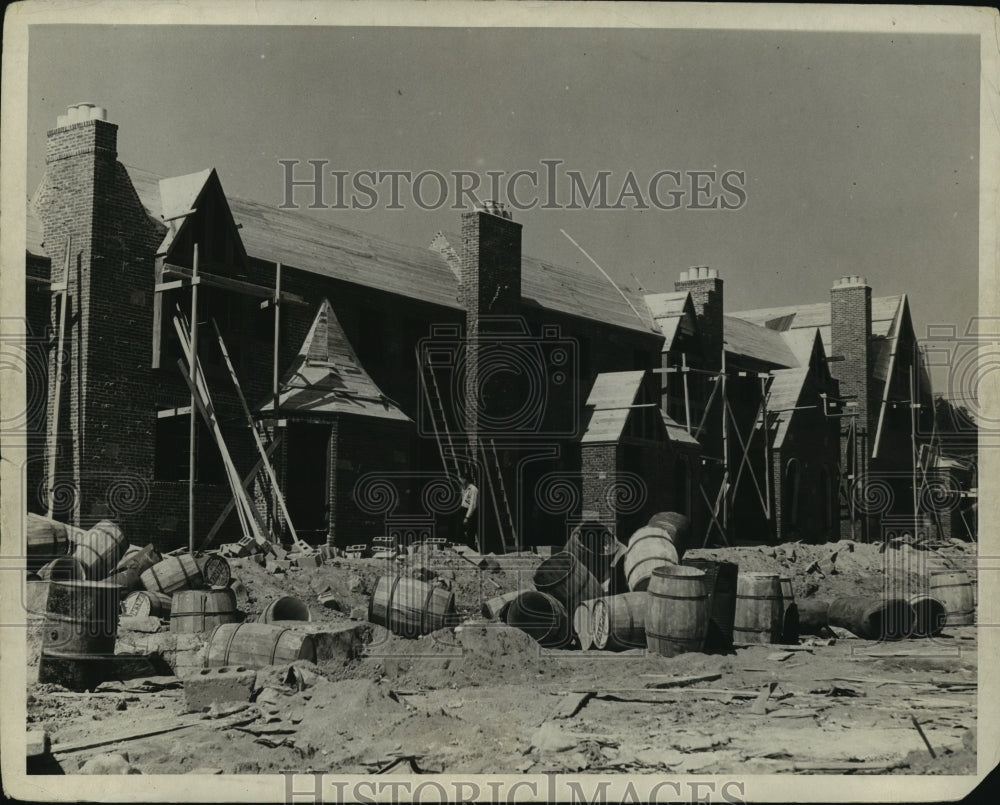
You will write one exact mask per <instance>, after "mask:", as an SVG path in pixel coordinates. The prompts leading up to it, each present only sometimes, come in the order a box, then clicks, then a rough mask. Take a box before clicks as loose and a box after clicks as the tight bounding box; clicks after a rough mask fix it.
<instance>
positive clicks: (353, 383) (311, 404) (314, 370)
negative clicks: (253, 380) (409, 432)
mask: <svg viewBox="0 0 1000 805" xmlns="http://www.w3.org/2000/svg"><path fill="white" fill-rule="evenodd" d="M260 410H261V411H273V410H274V406H273V402H272V401H268V402H267V403H266V404H265V405H263V406H261V409H260ZM278 410H279V413H282V414H295V413H298V414H317V415H323V414H358V415H360V416H369V417H376V418H379V419H396V420H401V421H406V422H409V421H411V420H410V418H409V417H408V416H406V414H404V413H403V412H402V411H400V410H399V408H397V407H396V405H395V404H394V403H393V402H392V401H391V400H389V398H387V397H386V396H385V395H384V394H383V393H382V392H381V390H380V389H379V387H378V386H376V385H375V382H374V381H373V380H372V379H371V377H369V376H368V373H367V372H365V370H364V368H363V367H362V366H361V362H360V361H359V360H358V358H357V355H355V354H354V350H353V349H352V348H351V345H350V343H349V342H348V340H347V337H346V336H345V335H344V331H343V329H342V328H341V326H340V322H339V321H337V316H336V314H335V313H334V312H333V307H332V306H331V305H330V301H329V300H328V299H324V300H323V303H322V304H321V305H320V307H319V310H318V311H317V312H316V317H315V318H314V319H313V323H312V325H311V326H310V328H309V332H308V333H307V334H306V337H305V340H304V341H303V342H302V348H301V349H300V350H299V353H298V355H297V356H296V358H295V360H294V361H293V362H292V367H291V369H290V370H289V371H288V373H287V374H286V375H285V377H284V379H283V380H282V382H281V390H280V392H279V395H278Z"/></svg>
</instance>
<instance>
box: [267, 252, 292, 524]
mask: <svg viewBox="0 0 1000 805" xmlns="http://www.w3.org/2000/svg"><path fill="white" fill-rule="evenodd" d="M280 348H281V263H280V262H278V263H276V264H275V269H274V361H273V362H272V365H271V405H272V409H273V410H274V421H275V425H274V428H275V431H274V436H272V439H276V438H277V436H278V430H277V429H278V425H277V422H278V396H279V389H278V365H279V360H278V359H279V354H280V353H279V350H280ZM271 517H272V523H271V531H272V533H274V534H275V535H279V527H280V526H279V523H278V489H277V487H276V486H275V485H273V484H272V486H271ZM289 525H291V524H290V523H289ZM279 540H280V535H279Z"/></svg>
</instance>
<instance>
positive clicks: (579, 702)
mask: <svg viewBox="0 0 1000 805" xmlns="http://www.w3.org/2000/svg"><path fill="white" fill-rule="evenodd" d="M594 695H595V691H592V690H585V691H582V692H578V693H577V692H572V691H571V692H569V693H566V694H565V695H564V696H563V697H562V699H561V700H560V701H559V704H558V705H557V706H556V709H555V712H554V713H553V714H552V718H572V717H573V716H575V715H576V714H577V713H579V712H580V711H581V710H582V709H583V708H584V706H585V705H586V704H587V702H589V701H590V700H591V699H593V698H594Z"/></svg>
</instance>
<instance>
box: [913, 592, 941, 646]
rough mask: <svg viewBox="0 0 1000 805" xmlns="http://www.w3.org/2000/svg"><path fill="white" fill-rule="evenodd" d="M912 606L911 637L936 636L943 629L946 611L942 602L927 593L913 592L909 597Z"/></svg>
mask: <svg viewBox="0 0 1000 805" xmlns="http://www.w3.org/2000/svg"><path fill="white" fill-rule="evenodd" d="M909 602H910V606H911V607H912V608H913V635H912V636H913V637H937V636H938V635H939V634H941V632H942V631H943V630H944V625H945V619H946V618H947V614H948V613H947V611H946V610H945V607H944V604H943V603H941V601H940V600H938V599H937V598H935V597H934V596H933V595H930V594H929V593H914V594H913V595H911V596H910V598H909Z"/></svg>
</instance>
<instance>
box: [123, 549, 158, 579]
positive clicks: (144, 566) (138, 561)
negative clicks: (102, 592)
mask: <svg viewBox="0 0 1000 805" xmlns="http://www.w3.org/2000/svg"><path fill="white" fill-rule="evenodd" d="M162 559H163V557H162V556H160V554H159V553H157V551H156V549H155V548H154V547H153V546H152V544H150V545H146V546H145V547H143V548H140V547H138V546H136V545H130V546H129V548H128V550H127V551H125V555H124V556H122V558H121V560H120V561H119V562H118V564H117V565H115V569H114V571H113V574H114V573H120V572H121V571H123V570H128V569H130V568H131V569H134V570H136V571H138V573H139V574H140V575H142V574H143V573H145V572H146V571H147V570H149V569H150V568H151V567H152V566H153V565H155V564H156V563H157V562H160V561H162Z"/></svg>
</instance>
